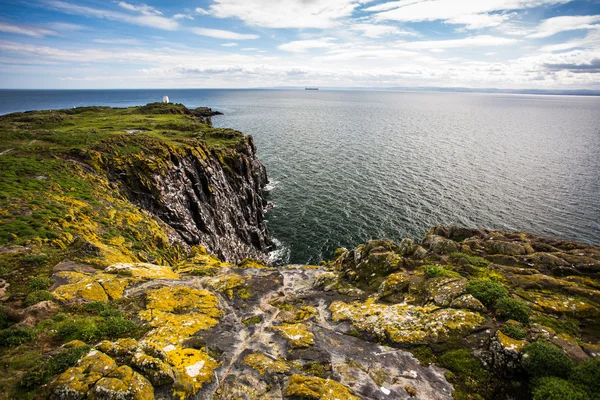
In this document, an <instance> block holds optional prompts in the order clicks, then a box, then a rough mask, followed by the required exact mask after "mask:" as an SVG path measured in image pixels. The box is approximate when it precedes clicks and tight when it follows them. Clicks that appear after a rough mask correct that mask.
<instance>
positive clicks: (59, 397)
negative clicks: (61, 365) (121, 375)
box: [51, 350, 117, 400]
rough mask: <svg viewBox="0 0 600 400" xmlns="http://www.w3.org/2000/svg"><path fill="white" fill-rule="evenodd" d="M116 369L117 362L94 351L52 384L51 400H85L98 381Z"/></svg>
mask: <svg viewBox="0 0 600 400" xmlns="http://www.w3.org/2000/svg"><path fill="white" fill-rule="evenodd" d="M115 369H117V363H116V362H115V360H113V359H112V358H110V357H109V356H107V355H106V354H104V353H102V352H100V351H97V350H92V351H90V352H89V353H88V354H87V355H86V356H85V357H84V358H82V359H81V360H79V362H78V363H77V365H76V366H75V367H72V368H69V369H67V370H66V371H65V372H63V373H62V374H61V375H59V376H58V377H57V378H56V380H55V381H54V382H53V384H52V394H51V398H52V399H55V400H76V399H84V398H86V396H87V393H88V391H89V390H90V389H91V388H92V386H93V385H94V384H95V383H96V382H97V381H98V380H100V379H101V378H103V377H104V376H107V375H108V374H110V373H111V372H113V371H114V370H115Z"/></svg>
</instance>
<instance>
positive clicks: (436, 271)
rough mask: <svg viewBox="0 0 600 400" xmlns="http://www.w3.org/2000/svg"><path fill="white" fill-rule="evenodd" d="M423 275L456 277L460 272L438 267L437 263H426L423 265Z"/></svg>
mask: <svg viewBox="0 0 600 400" xmlns="http://www.w3.org/2000/svg"><path fill="white" fill-rule="evenodd" d="M425 275H427V276H428V277H430V278H436V277H440V276H443V277H448V278H458V277H460V274H459V273H457V272H454V271H450V270H448V269H445V268H442V267H439V266H437V265H426V266H425Z"/></svg>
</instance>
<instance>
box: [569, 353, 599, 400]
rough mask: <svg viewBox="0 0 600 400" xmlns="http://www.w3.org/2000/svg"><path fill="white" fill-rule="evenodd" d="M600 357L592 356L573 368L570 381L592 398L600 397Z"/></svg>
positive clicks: (593, 399)
mask: <svg viewBox="0 0 600 400" xmlns="http://www.w3.org/2000/svg"><path fill="white" fill-rule="evenodd" d="M599 377H600V358H590V359H589V360H586V361H584V362H582V363H581V364H579V365H577V366H576V367H575V368H573V372H572V374H571V376H570V378H569V381H570V382H571V383H573V384H574V385H576V386H578V387H580V388H582V389H583V390H584V391H586V392H587V393H588V395H589V396H590V399H592V400H598V399H600V379H598V378H599Z"/></svg>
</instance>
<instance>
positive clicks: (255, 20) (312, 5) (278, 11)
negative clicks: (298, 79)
mask: <svg viewBox="0 0 600 400" xmlns="http://www.w3.org/2000/svg"><path fill="white" fill-rule="evenodd" d="M370 1H372V0H245V1H239V0H215V4H213V5H211V6H210V11H211V14H212V15H214V16H215V17H218V18H239V19H241V20H243V21H245V22H246V23H248V24H249V25H254V26H261V27H267V28H331V27H334V26H337V25H339V24H340V19H341V18H344V17H348V16H350V15H352V13H353V12H354V10H355V9H356V8H358V7H359V6H360V5H361V4H363V3H368V2H370Z"/></svg>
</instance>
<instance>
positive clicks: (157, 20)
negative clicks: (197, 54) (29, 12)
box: [45, 0, 179, 31]
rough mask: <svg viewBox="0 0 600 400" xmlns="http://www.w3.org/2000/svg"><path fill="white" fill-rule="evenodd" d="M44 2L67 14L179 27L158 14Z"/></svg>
mask: <svg viewBox="0 0 600 400" xmlns="http://www.w3.org/2000/svg"><path fill="white" fill-rule="evenodd" d="M45 4H48V5H49V6H50V7H51V8H53V9H57V10H60V11H63V12H65V13H67V14H73V15H83V16H85V17H93V18H102V19H107V20H111V21H119V22H125V23H128V24H134V25H140V26H148V27H151V28H156V29H163V30H170V31H172V30H176V29H178V28H179V23H178V22H177V21H175V20H173V19H170V18H165V17H161V16H160V15H144V14H142V15H130V14H125V13H121V12H117V11H110V10H102V9H99V8H92V7H85V6H79V5H76V4H71V3H66V2H64V1H60V0H48V1H47V2H46V3H45Z"/></svg>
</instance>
